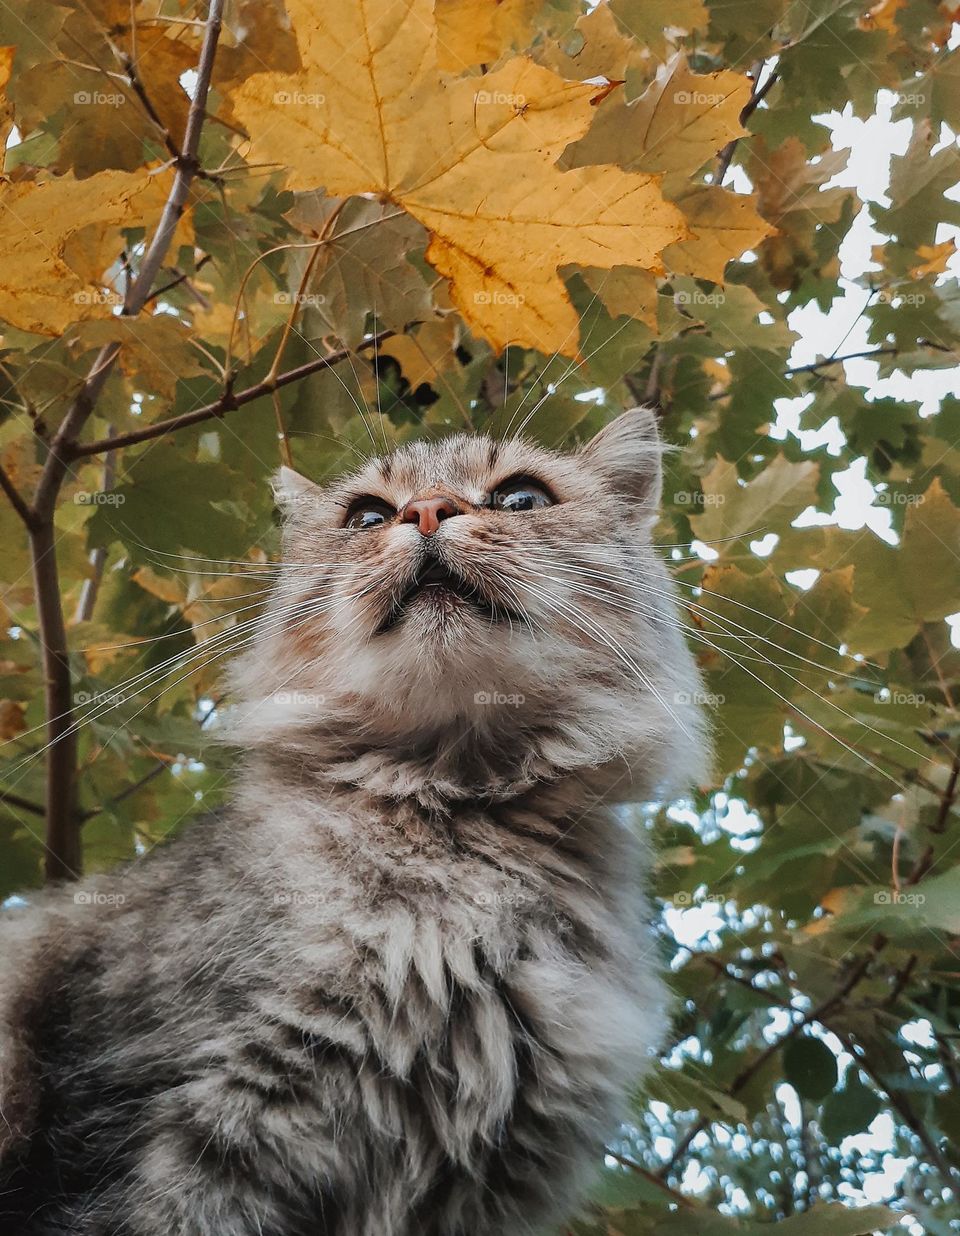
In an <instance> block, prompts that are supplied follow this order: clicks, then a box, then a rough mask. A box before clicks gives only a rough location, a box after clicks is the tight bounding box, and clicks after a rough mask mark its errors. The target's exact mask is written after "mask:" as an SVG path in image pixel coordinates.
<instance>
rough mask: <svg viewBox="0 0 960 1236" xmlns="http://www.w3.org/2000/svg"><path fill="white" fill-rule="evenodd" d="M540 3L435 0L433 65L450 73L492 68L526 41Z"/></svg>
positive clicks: (491, 0) (525, 1)
mask: <svg viewBox="0 0 960 1236" xmlns="http://www.w3.org/2000/svg"><path fill="white" fill-rule="evenodd" d="M539 7H540V0H436V5H435V9H434V12H435V16H436V22H437V63H438V65H439V67H440V68H441V69H444V70H446V71H447V72H450V73H462V72H463V71H464V70H465V69H469V68H471V67H472V66H473V65H476V64H493V63H494V62H495V61H497V60H499V59H500V57H501V56H502V55H503V53H504V52H505V51H509V50H510V49H512V48H514V47H519V46H521V45H524V44H526V43H528V42H529V41H530V37H531V35H532V33H533V25H532V23H533V18H534V16H535V14H536V12H537V9H538V8H539Z"/></svg>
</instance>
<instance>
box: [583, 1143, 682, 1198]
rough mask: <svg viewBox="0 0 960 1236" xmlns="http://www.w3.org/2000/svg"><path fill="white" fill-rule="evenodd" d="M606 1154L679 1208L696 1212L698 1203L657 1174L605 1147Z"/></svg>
mask: <svg viewBox="0 0 960 1236" xmlns="http://www.w3.org/2000/svg"><path fill="white" fill-rule="evenodd" d="M604 1154H608V1155H609V1156H610V1158H611V1159H616V1161H617V1162H618V1163H619V1164H620V1165H621V1166H622V1167H628V1168H629V1169H630V1171H631V1172H634V1173H635V1174H636V1175H637V1176H642V1177H643V1179H644V1180H646V1181H647V1182H648V1183H649V1184H652V1185H655V1186H656V1187H657V1188H658V1189H660V1190H661V1191H662V1192H663V1193H666V1195H667V1197H669V1198H670V1200H671V1201H672V1202H676V1203H677V1204H678V1205H679V1206H683V1207H684V1209H686V1210H696V1203H695V1202H694V1201H692V1200H691V1199H690V1198H689V1197H687V1196H686V1195H685V1194H683V1193H680V1192H678V1190H676V1189H674V1188H672V1187H671V1186H670V1185H668V1184H667V1182H666V1181H665V1180H661V1179H660V1177H659V1176H658V1175H656V1173H655V1172H650V1171H648V1170H647V1169H646V1168H645V1167H644V1166H643V1165H642V1164H641V1163H635V1162H634V1161H633V1159H627V1158H625V1157H624V1156H623V1155H622V1154H617V1152H616V1151H615V1150H611V1149H610V1147H609V1146H605V1147H604Z"/></svg>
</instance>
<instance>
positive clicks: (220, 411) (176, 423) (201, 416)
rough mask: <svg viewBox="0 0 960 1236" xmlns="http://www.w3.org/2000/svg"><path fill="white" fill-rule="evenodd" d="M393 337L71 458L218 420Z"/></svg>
mask: <svg viewBox="0 0 960 1236" xmlns="http://www.w3.org/2000/svg"><path fill="white" fill-rule="evenodd" d="M394 334H396V332H395V331H392V330H385V331H381V332H380V334H379V335H374V336H372V337H371V338H370V339H364V340H363V341H362V342H361V343H359V344H357V346H356V347H355V348H353V349H352V350H351V349H350V348H341V350H340V351H339V352H331V353H330V355H329V356H317V357H314V359H313V360H311V361H307V362H306V364H303V365H298V366H297V368H296V369H288V370H287V372H286V373H281V374H278V375H277V377H276V378H275V379H274V380H273V381H272V382H269V381H267V380H266V379H264V380H263V381H262V382H257V383H256V384H255V385H253V386H248V387H247V389H246V390H243V391H240V392H239V393H236V394H235V393H234V392H233V391H231V390H230V389H229V388H228V389H227V390H226V391H224V393H223V394H222V395H221V396H220V398H219V399H215V400H214V402H213V403H208V404H206V405H205V406H204V407H202V408H197V409H195V411H193V412H184V413H183V415H182V416H171V417H170V418H169V419H168V420H165V421H156V422H154V424H152V425H145V426H144V427H143V428H142V429H132V430H130V432H129V433H120V434H117V435H116V437H113V438H101V439H100V440H99V441H97V442H86V443H77V444H75V445H74V446H73V447H72V448H71V458H73V459H80V458H82V457H83V456H85V455H100V454H102V453H103V452H104V451H113V450H119V449H120V448H121V447H124V446H134V445H136V444H137V443H138V442H149V441H150V439H151V438H160V437H163V436H164V435H165V434H168V433H176V432H177V430H178V429H186V428H188V427H189V426H190V425H198V424H200V423H202V422H203V421H211V420H216V419H219V418H220V417H222V416H224V415H225V414H226V413H227V412H233V411H235V410H236V409H237V408H242V407H243V406H244V405H245V404H248V403H253V401H254V400H255V399H262V398H263V396H264V395H270V394H272V393H273V391H275V390H279V389H280V388H281V387H283V386H289V385H290V384H291V383H293V382H300V381H302V380H303V379H304V378H307V377H309V376H310V375H311V374H312V373H319V372H320V371H321V370H323V369H331V368H333V366H334V365H339V364H340V362H341V361H344V360H346V359H347V358H348V357H349V356H351V355H353V353H355V352H366V351H368V350H369V349H370V348H377V347H379V346H380V344H381V343H383V342H384V341H385V340H387V339H390V338H391V337H392V336H393V335H394Z"/></svg>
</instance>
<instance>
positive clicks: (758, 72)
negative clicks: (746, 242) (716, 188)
mask: <svg viewBox="0 0 960 1236" xmlns="http://www.w3.org/2000/svg"><path fill="white" fill-rule="evenodd" d="M764 63H765V62H764V61H763V60H761V61H760V62H759V64H758V65H757V66H756V67H755V69H754V74H753V88H752V90H751V92H750V98H749V99H748V100H747V102H746V105H745V106H744V108H743V110H742V111H741V113H740V123H741V124H742V125H745V124H746V123H747V121H748V120H749V119H750V117H751V116H752V115H753V113H754V112H755V111H756V110H757V108H758V107H759V106H760V104H761V103H762V102H763V100H764V99H765V98H766V97H767V95H768V94H769V93H770V91H771V90H772V89H773V87H774V86H775V85H776V84H777V82H778V81H779V80H780V77H779V74H778V73H777V71H776V69H774V70H773V72H772V73H771V74H770V76H769V77H768V78H767V80H766V81H765V82H764V83H763V85H762V86H761V85H760V78H761V77H762V76H763V66H764ZM739 142H740V138H739V137H735V138H734V139H733V141H732V142H727V144H726V146H724V148H723V150H721V151H720V158H719V160H718V162H717V174H716V177H715V179H714V182H713V183H714V184H716V185H722V184H723V182H724V179H725V177H726V175H727V172H728V171H729V170H730V163H731V162H732V160H733V156H734V152H735V151H736V149H737V145H738V144H739Z"/></svg>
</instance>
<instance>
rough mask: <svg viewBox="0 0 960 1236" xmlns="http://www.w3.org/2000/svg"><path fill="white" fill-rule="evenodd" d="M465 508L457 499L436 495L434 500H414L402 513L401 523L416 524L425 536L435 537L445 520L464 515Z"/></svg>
mask: <svg viewBox="0 0 960 1236" xmlns="http://www.w3.org/2000/svg"><path fill="white" fill-rule="evenodd" d="M462 514H463V507H462V506H461V505H460V503H459V502H457V500H456V498H450V497H447V496H445V495H435V496H434V497H432V498H414V499H413V501H412V502H408V503H407V505H406V506H405V507H404V508H403V510H402V511H401V512H400V521H401V523H405V524H416V525H417V527H418V528H419V529H420V532H421V534H422V535H423V536H433V534H434V533H435V532H436V530H437V529H438V528H439V527H440V524H441V522H442V521H443V520H445V519H449V518H450V517H451V516H452V515H462Z"/></svg>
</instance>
